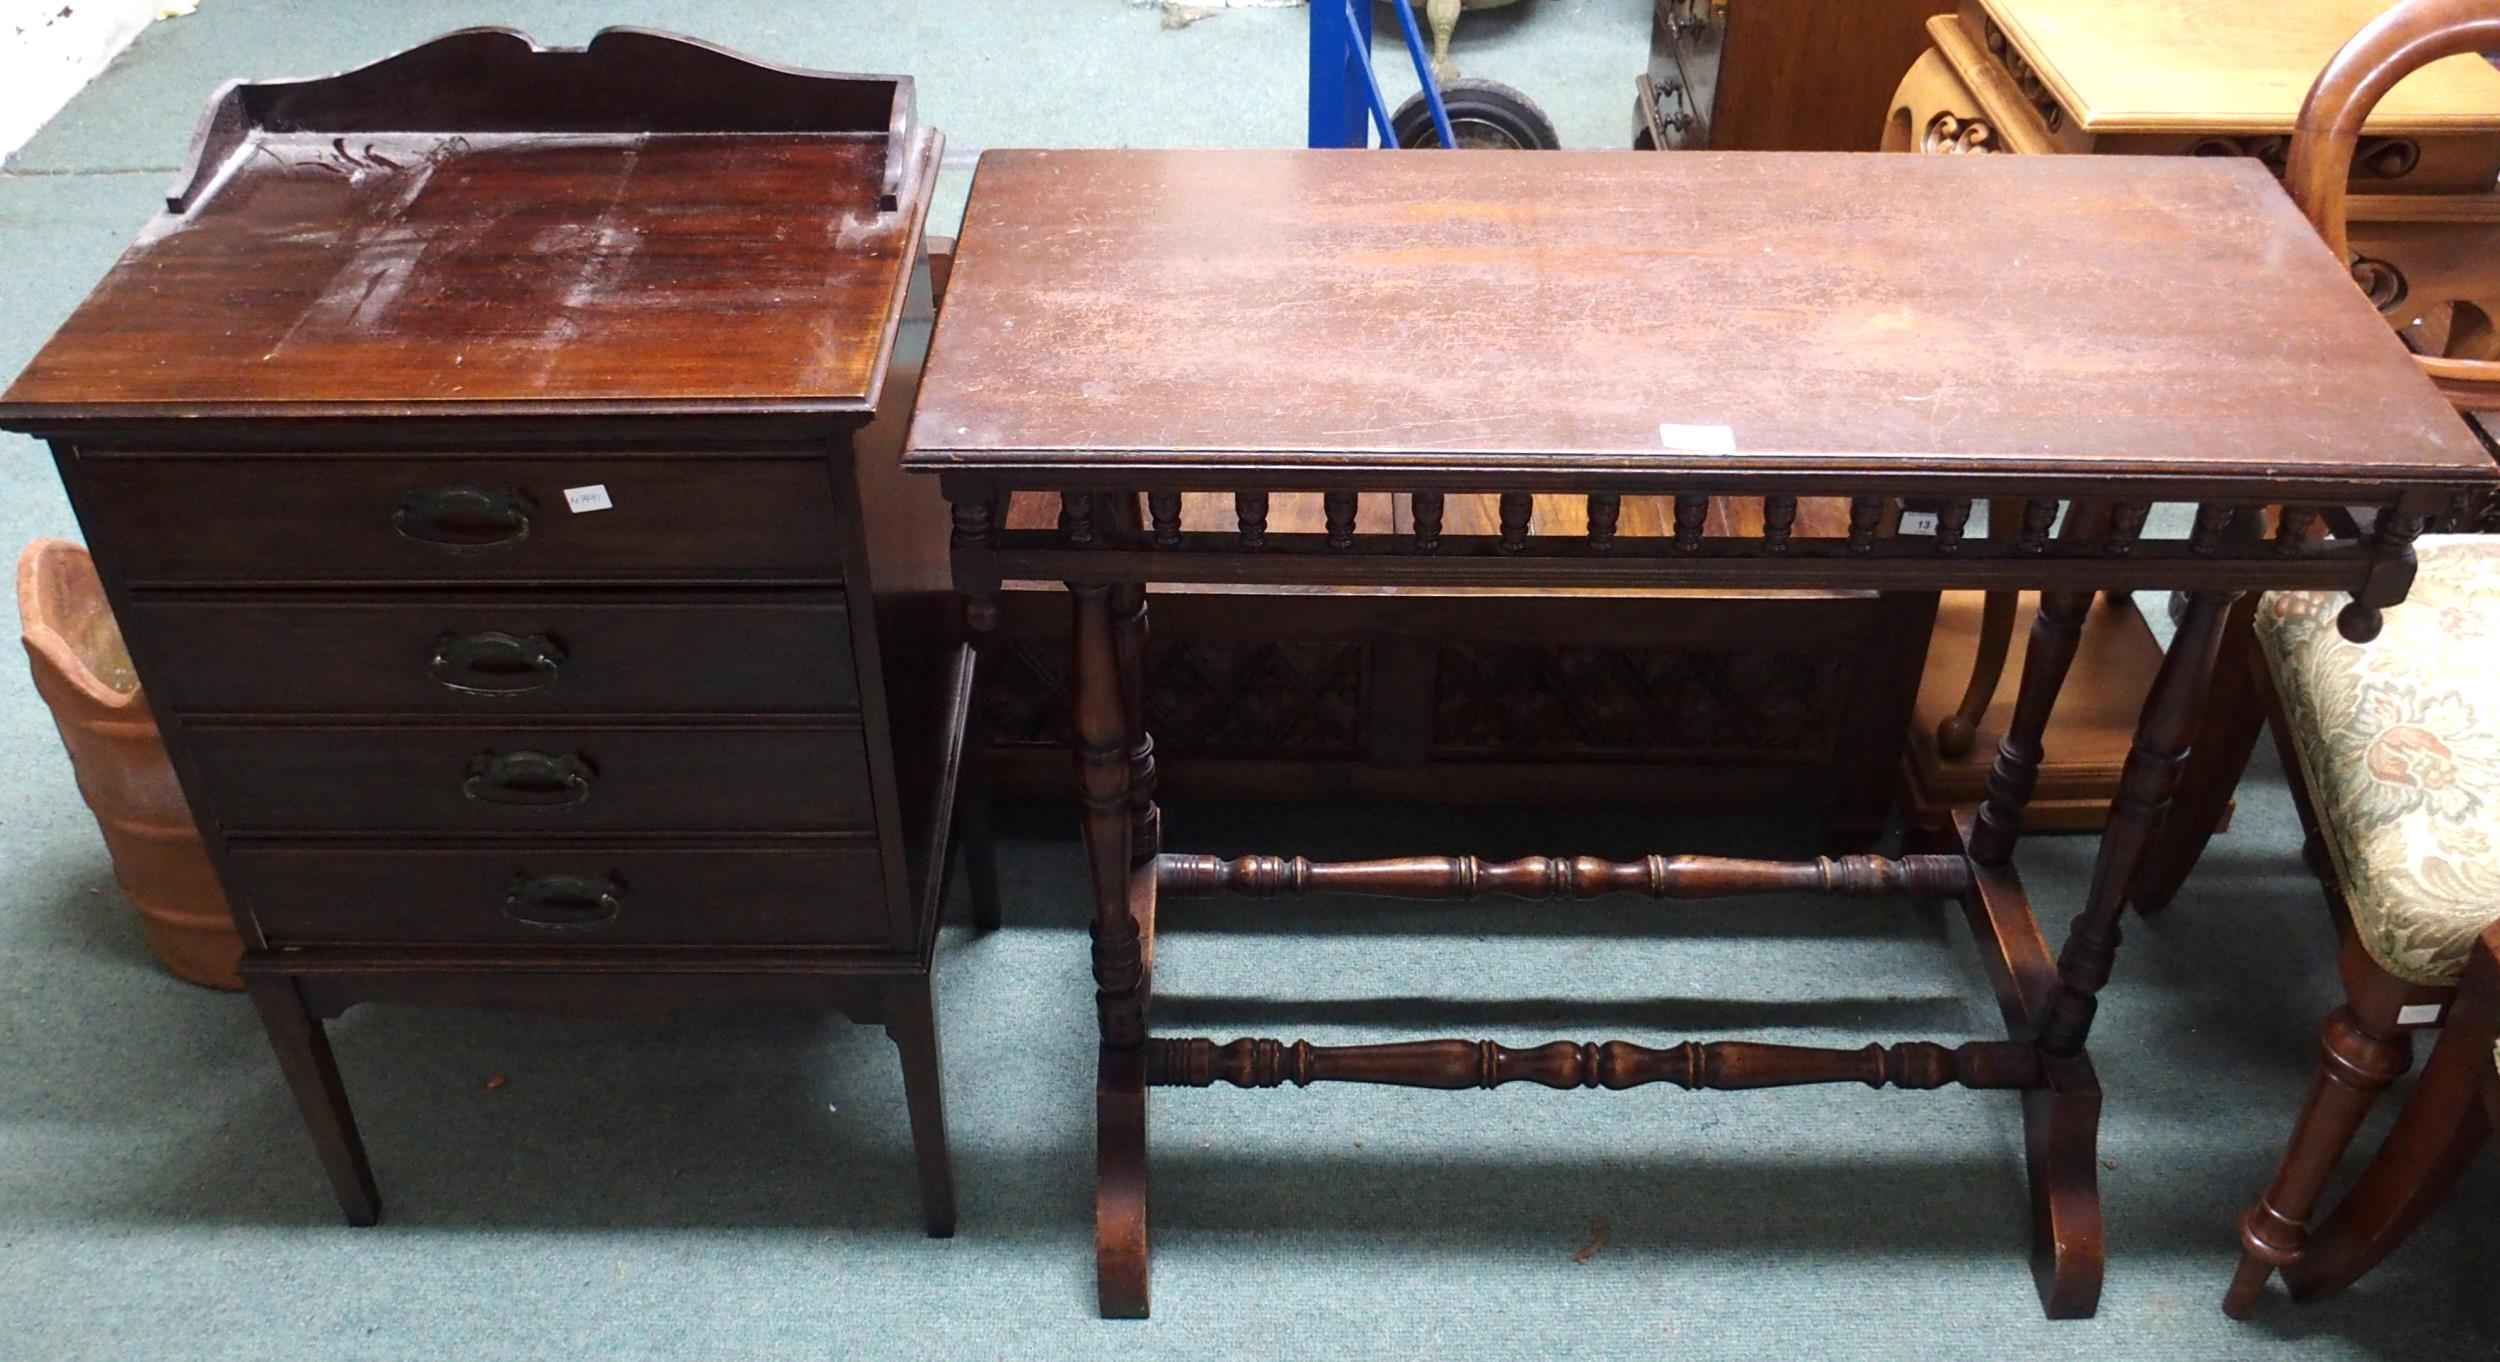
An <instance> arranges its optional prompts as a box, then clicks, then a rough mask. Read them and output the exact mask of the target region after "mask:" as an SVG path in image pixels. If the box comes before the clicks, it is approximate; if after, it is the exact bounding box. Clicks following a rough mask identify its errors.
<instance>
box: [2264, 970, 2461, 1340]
mask: <svg viewBox="0 0 2500 1362" xmlns="http://www.w3.org/2000/svg"><path fill="white" fill-rule="evenodd" d="M2495 1040H2500V923H2495V924H2494V925H2493V926H2491V927H2490V928H2488V929H2486V930H2485V931H2484V933H2483V937H2482V940H2481V941H2480V942H2478V943H2477V944H2476V946H2475V950H2474V955H2473V958H2472V960H2471V962H2470V963H2469V964H2468V966H2467V968H2466V973H2465V981H2464V984H2463V985H2462V987H2461V988H2460V989H2459V991H2458V993H2457V999H2456V1001H2455V1002H2454V1003H2453V1004H2451V1005H2450V1007H2449V1009H2448V1016H2447V1018H2446V1029H2444V1030H2443V1031H2441V1032H2440V1036H2439V1043H2438V1044H2437V1045H2435V1046H2433V1047H2432V1048H2431V1056H2430V1058H2429V1059H2428V1060H2427V1061H2425V1062H2424V1064H2423V1065H2422V1076H2421V1078H2420V1079H2418V1080H2417V1081H2416V1082H2415V1083H2414V1085H2413V1092H2412V1094H2411V1095H2410V1096H2409V1097H2407V1098H2406V1099H2405V1105H2404V1109H2403V1110H2402V1111H2401V1112H2399V1113H2398V1114H2397V1116H2396V1125H2395V1128H2394V1129H2392V1130H2390V1131H2389V1132H2388V1133H2387V1142H2386V1143H2385V1144H2383V1145H2381V1146H2379V1151H2378V1154H2377V1155H2376V1156H2375V1157H2374V1158H2372V1159H2371V1160H2370V1166H2369V1167H2368V1168H2367V1169H2366V1170H2364V1171H2363V1173H2362V1174H2361V1178H2360V1180H2359V1181H2357V1182H2355V1183H2354V1184H2353V1187H2352V1190H2351V1191H2349V1192H2347V1193H2345V1194H2344V1199H2343V1201H2342V1202H2341V1203H2339V1204H2338V1205H2337V1206H2336V1208H2335V1210H2334V1212H2333V1213H2332V1214H2330V1215H2329V1216H2327V1218H2326V1220H2325V1222H2324V1223H2323V1224H2321V1225H2319V1226H2318V1229H2317V1232H2316V1233H2315V1234H2313V1235H2311V1236H2310V1240H2309V1248H2308V1251H2307V1252H2305V1253H2303V1254H2302V1255H2301V1257H2300V1259H2299V1261H2297V1262H2295V1263H2293V1264H2291V1265H2290V1266H2288V1267H2286V1268H2285V1269H2284V1270H2283V1281H2284V1284H2285V1285H2286V1286H2289V1287H2290V1288H2291V1292H2292V1299H2294V1300H2299V1301H2308V1300H2316V1299H2318V1298H2320V1297H2323V1296H2331V1295H2333V1294H2335V1293H2336V1292H2338V1291H2341V1290H2343V1289H2344V1288H2345V1287H2347V1286H2350V1285H2352V1284H2353V1283H2354V1282H2355V1281H2358V1280H2360V1278H2361V1276H2362V1274H2364V1273H2366V1272H2368V1271H2369V1270H2370V1269H2371V1268H2374V1267H2376V1266H2378V1264H2379V1261H2380V1260H2381V1259H2383V1258H2385V1257H2386V1256H2387V1255H2388V1254H2389V1253H2390V1252H2391V1251H2393V1250H2394V1249H2395V1247H2396V1246H2397V1245H2398V1244H2401V1243H2403V1242H2404V1241H2405V1238H2406V1236H2408V1235H2410V1234H2411V1233H2412V1232H2413V1229H2414V1227H2415V1226H2417V1225H2419V1224H2421V1223H2422V1218H2423V1217H2424V1216H2426V1215H2428V1214H2430V1212H2431V1211H2432V1209H2433V1208H2435V1207H2436V1206H2438V1205H2439V1203H2440V1202H2441V1201H2443V1200H2445V1199H2446V1198H2447V1195H2448V1190H2449V1188H2451V1187H2452V1186H2454V1185H2455V1183H2456V1180H2457V1175H2458V1174H2460V1173H2461V1172H2463V1171H2464V1169H2465V1165H2466V1164H2467V1163H2468V1162H2469V1161H2471V1160H2472V1159H2473V1157H2474V1155H2475V1153H2476V1151H2478V1150H2480V1149H2481V1148H2482V1147H2483V1145H2484V1144H2485V1143H2486V1142H2487V1141H2488V1140H2489V1139H2490V1137H2491V1131H2492V1122H2493V1120H2494V1119H2495V1113H2500V1072H2495V1070H2494V1069H2493V1067H2492V1046H2493V1043H2494V1041H2495Z"/></svg>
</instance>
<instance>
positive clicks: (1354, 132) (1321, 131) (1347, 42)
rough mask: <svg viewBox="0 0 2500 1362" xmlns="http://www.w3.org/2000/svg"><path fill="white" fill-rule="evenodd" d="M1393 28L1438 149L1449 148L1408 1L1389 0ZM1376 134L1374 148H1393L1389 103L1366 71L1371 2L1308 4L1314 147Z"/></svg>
mask: <svg viewBox="0 0 2500 1362" xmlns="http://www.w3.org/2000/svg"><path fill="white" fill-rule="evenodd" d="M1391 3H1392V4H1393V5H1394V6H1395V8H1396V9H1397V12H1398V27H1399V28H1401V29H1403V30H1404V31H1405V34H1406V54H1407V56H1408V58H1409V59H1411V60H1412V61H1413V62H1414V63H1415V79H1416V80H1418V81H1420V82H1421V83H1422V84H1423V89H1424V107H1425V108H1427V109H1430V110H1431V111H1432V127H1433V130H1434V131H1435V132H1437V133H1438V134H1440V137H1441V145H1442V146H1443V147H1447V148H1455V147H1456V146H1457V145H1458V136H1457V134H1456V133H1454V132H1452V131H1451V130H1450V111H1449V110H1448V109H1447V108H1446V107H1444V106H1443V105H1442V103H1441V86H1440V85H1439V83H1438V82H1436V81H1434V80H1433V78H1432V62H1431V59H1430V58H1428V57H1426V56H1425V55H1424V34H1423V29H1422V28H1421V26H1419V25H1418V24H1417V23H1416V22H1415V5H1414V0H1391ZM1367 115H1368V118H1369V122H1370V123H1371V125H1372V127H1376V128H1378V129H1379V131H1380V145H1382V146H1384V147H1395V146H1396V145H1397V144H1398V136H1397V132H1396V130H1395V129H1394V128H1392V127H1391V126H1390V123H1389V101H1388V99H1387V97H1386V96H1384V95H1382V94H1381V92H1380V78H1379V77H1378V76H1377V75H1375V74H1374V73H1373V72H1372V25H1371V0H1311V121H1310V144H1311V145H1312V146H1315V147H1367V146H1370V145H1371V128H1369V127H1366V126H1364V124H1365V121H1366V116H1367Z"/></svg>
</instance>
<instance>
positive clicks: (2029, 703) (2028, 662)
mask: <svg viewBox="0 0 2500 1362" xmlns="http://www.w3.org/2000/svg"><path fill="white" fill-rule="evenodd" d="M2091 610H2092V593H2091V592H2089V591H2044V592H2041V593H2040V612H2039V614H2038V615H2036V616H2034V617H2033V619H2032V622H2031V642H2030V644H2029V646H2027V647H2026V648H2025V649H2024V650H2023V679H2022V688H2021V689H2020V690H2018V691H2016V692H2015V693H2014V713H2013V717H2012V718H2011V719H2010V720H2009V721H2008V722H2007V724H2006V726H2005V736H2004V737H2003V738H2002V739H2000V740H1999V741H1998V743H1997V759H1996V764H1995V765H1994V766H1992V767H1990V768H1989V770H1988V798H1987V801H1986V802H1985V803H1983V804H1981V805H1980V806H1979V821H1978V824H1977V826H1975V827H1974V828H1973V829H1972V832H1971V845H1970V854H1971V859H1973V860H1975V861H1978V862H1979V863H1980V864H1982V865H1991V866H2002V865H2005V864H2006V863H2007V862H2009V861H2010V860H2012V859H2013V855H2014V843H2015V841H2016V840H2017V839H2019V838H2020V837H2021V836H2022V830H2023V810H2024V808H2025V807H2027V806H2028V805H2029V804H2030V803H2031V795H2032V791H2034V790H2035V789H2037V788H2039V784H2040V763H2041V761H2042V760H2043V759H2044V758H2045V757H2046V756H2047V751H2046V749H2044V748H2043V747H2042V746H2041V739H2042V736H2043V735H2044V734H2046V733H2047V732H2048V727H2049V711H2050V710H2052V709H2054V708H2055V707H2056V705H2057V693H2058V691H2060V690H2061V689H2063V688H2064V687H2065V685H2066V673H2067V670H2068V669H2069V668H2071V667H2073V666H2074V662H2075V648H2076V646H2077V645H2078V644H2079V643H2081V642H2082V639H2083V621H2084V618H2085V617H2086V616H2087V615H2089V614H2090V613H2091Z"/></svg>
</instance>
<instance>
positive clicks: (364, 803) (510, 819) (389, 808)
mask: <svg viewBox="0 0 2500 1362" xmlns="http://www.w3.org/2000/svg"><path fill="white" fill-rule="evenodd" d="M184 729H185V741H186V743H187V745H188V747H189V750H190V752H191V754H192V756H193V759H194V761H195V762H196V763H197V765H198V767H199V771H200V775H201V779H202V780H203V782H204V783H205V784H206V785H207V787H208V796H209V808H210V809H211V810H212V811H213V814H214V817H215V819H216V821H217V822H218V823H219V824H220V825H221V826H222V827H224V828H225V830H226V831H228V832H245V833H250V832H394V831H404V832H455V833H456V832H494V833H527V834H543V835H550V836H561V835H564V834H565V833H567V832H582V831H607V832H638V831H653V832H845V831H854V830H859V829H864V828H867V827H869V826H871V821H870V819H871V812H872V811H871V806H870V800H869V793H868V788H869V787H868V756H867V747H866V742H865V740H864V738H863V737H862V735H861V733H860V730H859V729H857V728H853V727H794V726H781V727H754V728H728V727H719V728H699V729H698V728H656V727H653V728H646V727H632V728H628V727H621V726H620V727H611V728H602V727H598V726H593V725H575V726H566V727H560V728H557V727H551V728H531V727H507V728H486V727H399V728H380V727H374V728H366V727H350V726H339V727H329V728H309V727H307V728H280V727H263V726H258V725H251V726H240V725H236V726H227V725H219V724H215V723H203V722H192V723H186V724H185V725H184Z"/></svg>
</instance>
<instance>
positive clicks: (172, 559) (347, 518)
mask: <svg viewBox="0 0 2500 1362" xmlns="http://www.w3.org/2000/svg"><path fill="white" fill-rule="evenodd" d="M76 476H77V481H78V491H79V515H80V519H81V521H82V523H84V524H85V525H86V527H87V532H88V534H89V536H90V537H91V538H92V539H94V540H95V541H96V543H97V545H98V547H99V550H100V551H99V553H98V555H97V556H98V557H100V558H104V559H105V560H107V561H109V562H112V563H115V564H117V565H118V567H119V570H120V572H121V573H122V575H123V577H124V579H125V580H126V581H128V582H130V583H132V584H133V585H139V586H147V585H155V584H179V583H217V582H292V583H330V582H340V583H354V582H373V581H511V582H518V581H592V580H621V581H636V580H658V581H700V580H706V579H714V578H724V577H726V578H758V579H771V580H810V581H832V580H836V579H838V578H839V577H840V576H841V555H840V553H839V551H838V546H837V543H836V538H835V535H834V533H833V526H834V505H833V489H832V481H831V471H830V469H829V467H828V465H827V463H826V461H825V460H824V459H822V458H807V457H795V456H794V457H788V458H721V457H713V456H704V457H701V458H685V459H668V458H654V457H648V456H641V457H631V458H628V457H621V456H620V457H608V458H599V457H588V456H585V457H565V458H536V457H532V458H520V457H509V458H495V457H459V458H451V457H441V458H434V457H423V456H407V457H398V456H374V457H365V458H335V459H333V458H320V457H315V458H253V457H244V456H231V457H230V456H224V455H181V456H148V455H141V454H113V455H107V456H99V455H96V454H93V453H88V452H85V451H82V452H81V453H80V456H79V459H78V462H77V475H76ZM591 487H597V488H603V489H605V496H604V499H605V500H606V501H607V502H608V503H609V504H608V505H607V506H606V507H605V508H604V509H591V510H582V511H575V510H572V509H570V508H569V506H568V504H567V501H566V492H567V491H568V489H571V490H576V491H578V490H579V489H583V488H591Z"/></svg>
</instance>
